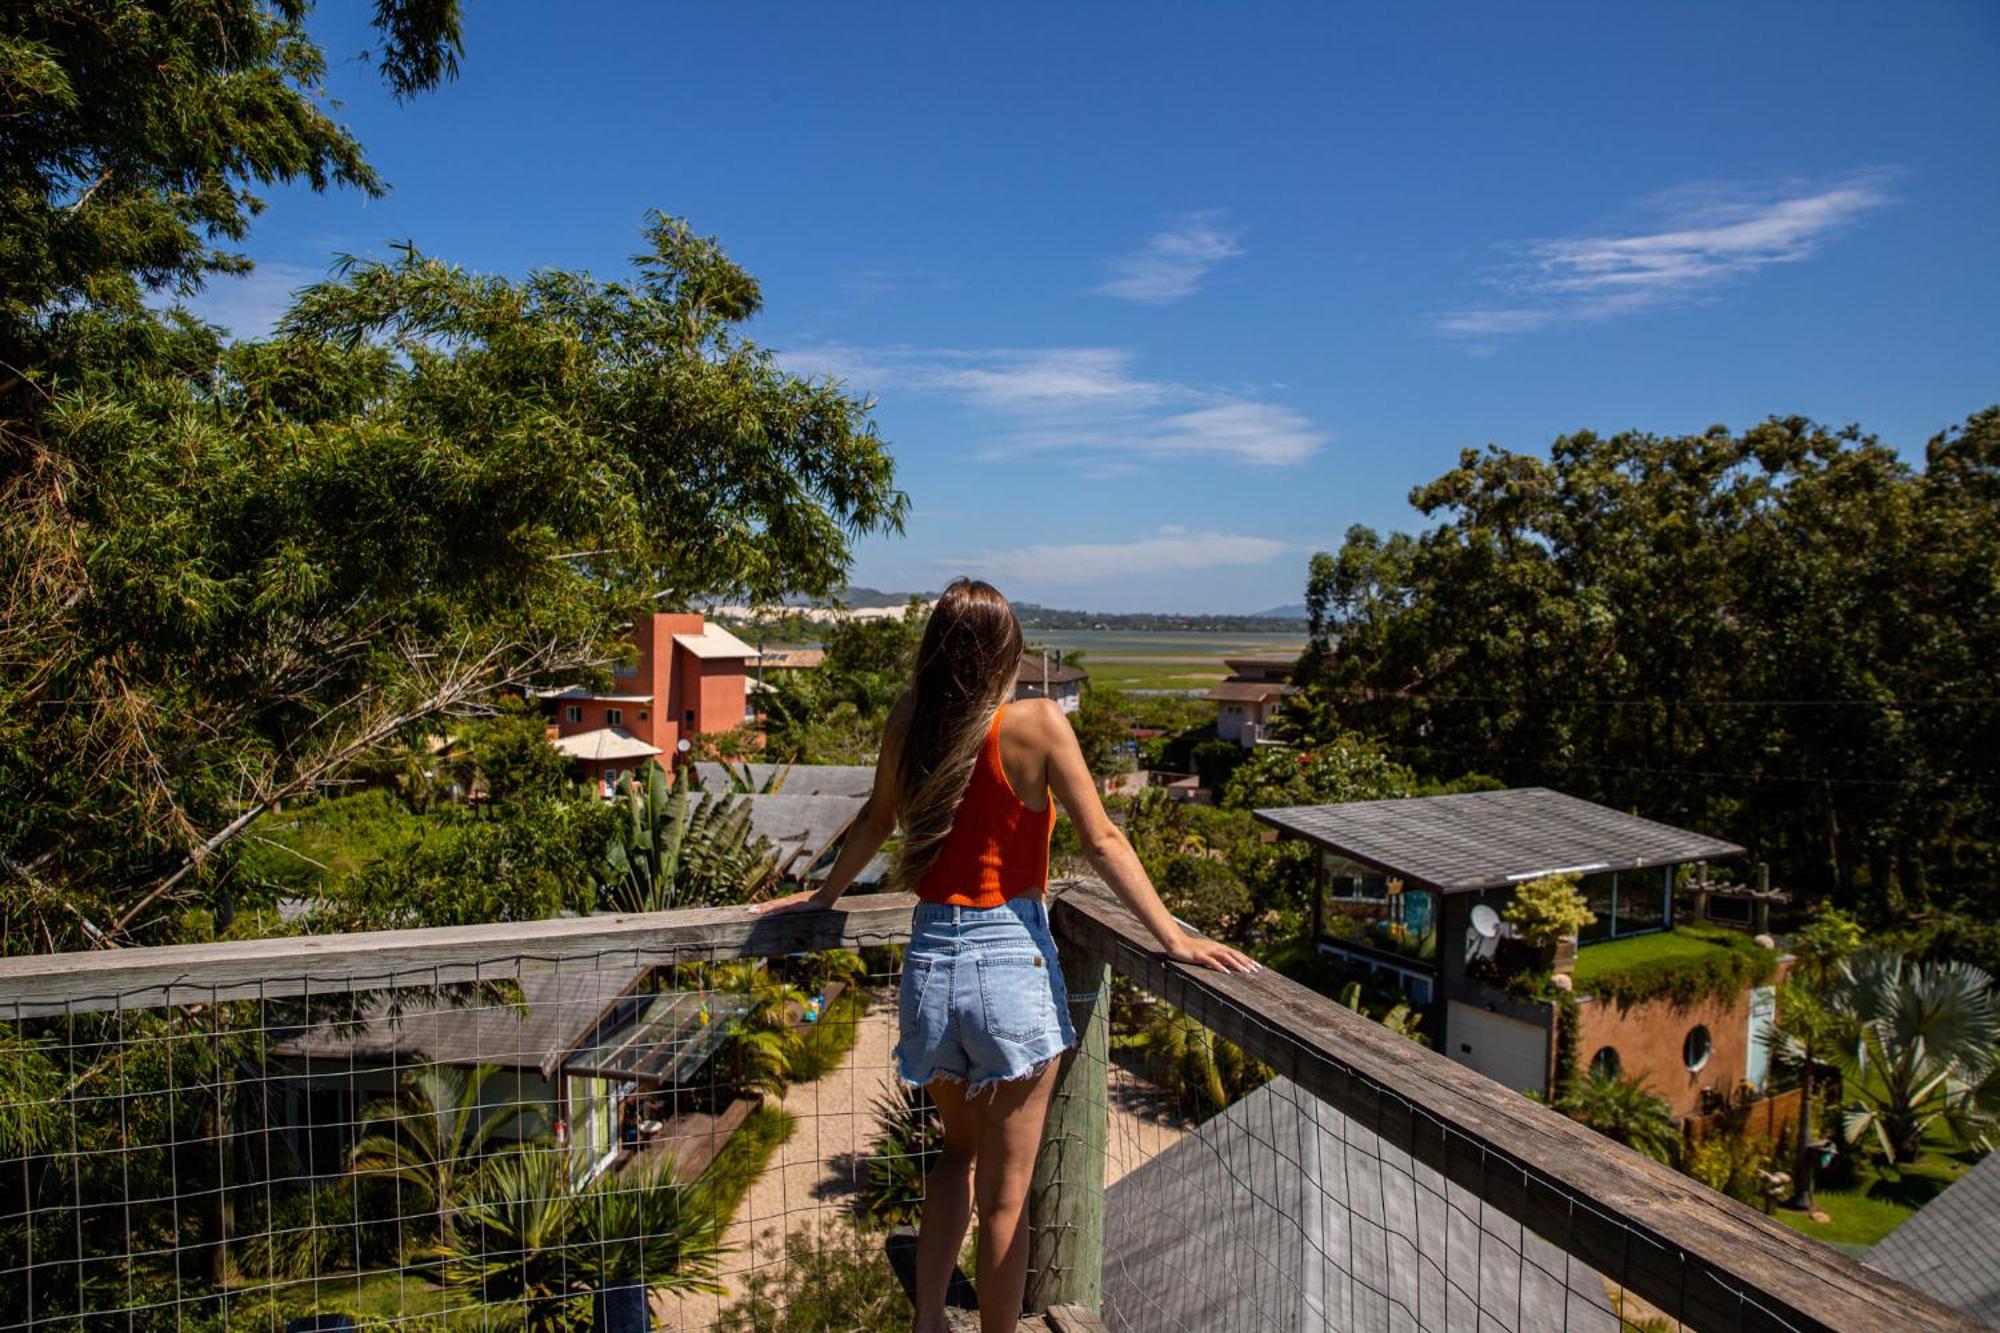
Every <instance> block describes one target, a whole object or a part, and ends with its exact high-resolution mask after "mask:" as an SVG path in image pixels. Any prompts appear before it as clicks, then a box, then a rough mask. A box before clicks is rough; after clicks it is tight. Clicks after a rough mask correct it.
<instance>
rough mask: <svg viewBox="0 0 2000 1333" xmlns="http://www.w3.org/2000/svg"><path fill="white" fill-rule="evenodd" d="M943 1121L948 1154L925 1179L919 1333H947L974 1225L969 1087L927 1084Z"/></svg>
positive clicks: (974, 1134)
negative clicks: (956, 1272) (952, 1294)
mask: <svg viewBox="0 0 2000 1333" xmlns="http://www.w3.org/2000/svg"><path fill="white" fill-rule="evenodd" d="M924 1088H925V1091H927V1092H929V1093H930V1095H931V1100H932V1101H933V1102H935V1103H936V1104H937V1108H938V1115H939V1116H940V1117H941V1118H942V1119H943V1120H944V1150H943V1151H942V1152H941V1153H939V1154H938V1159H937V1161H936V1162H934V1163H933V1164H932V1165H931V1169H930V1174H929V1175H927V1176H925V1177H924V1211H923V1214H922V1217H921V1218H920V1220H919V1221H918V1224H917V1281H916V1321H915V1322H914V1323H913V1324H912V1325H911V1327H912V1328H913V1329H914V1330H915V1333H945V1330H946V1329H948V1328H949V1325H948V1324H947V1323H946V1322H945V1317H944V1298H945V1293H946V1292H947V1291H948V1290H949V1289H950V1287H951V1270H952V1269H954V1268H956V1267H957V1266H958V1251H959V1247H960V1246H962V1245H964V1244H965V1228H966V1227H967V1226H968V1225H969V1224H970V1223H971V1221H972V1163H973V1158H974V1155H975V1153H976V1152H977V1150H978V1146H979V1138H978V1123H977V1121H976V1119H975V1114H976V1113H975V1112H974V1111H973V1109H972V1108H971V1107H969V1106H967V1105H966V1104H965V1085H964V1084H963V1083H954V1082H952V1081H951V1080H950V1079H943V1078H935V1079H932V1080H931V1081H930V1082H929V1083H926V1084H925V1085H924Z"/></svg>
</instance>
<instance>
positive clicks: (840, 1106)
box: [653, 987, 1186, 1333]
mask: <svg viewBox="0 0 2000 1333" xmlns="http://www.w3.org/2000/svg"><path fill="white" fill-rule="evenodd" d="M895 1001H896V992H895V989H894V988H893V987H888V988H881V989H878V990H876V992H875V995H874V1000H873V1003H872V1004H871V1005H870V1007H869V1012H868V1014H867V1016H866V1017H864V1018H863V1019H862V1020H861V1023H860V1031H859V1033H858V1034H857V1037H856V1040H855V1043H854V1047H853V1049H851V1050H850V1051H849V1052H848V1053H847V1056H846V1058H845V1059H843V1060H842V1061H841V1063H840V1064H839V1065H838V1066H836V1067H835V1068H834V1069H833V1071H832V1072H831V1073H829V1074H827V1076H826V1077H824V1078H822V1079H818V1080H815V1081H814V1082H812V1083H804V1084H799V1085H796V1086H794V1087H792V1088H789V1089H787V1090H786V1092H785V1096H784V1100H783V1102H782V1103H780V1104H781V1105H782V1106H783V1107H784V1109H785V1110H786V1111H788V1112H790V1113H791V1114H792V1116H794V1117H795V1118H796V1120H797V1122H798V1123H797V1125H796V1127H795V1128H794V1129H793V1131H792V1137H791V1139H790V1141H788V1142H786V1143H785V1144H783V1145H781V1146H780V1147H779V1149H778V1151H777V1152H776V1153H773V1154H772V1157H771V1161H770V1164H769V1165H768V1166H766V1167H765V1169H764V1173H763V1175H761V1176H759V1177H758V1179H757V1181H756V1183H755V1184H753V1185H752V1186H751V1187H750V1191H749V1193H748V1194H746V1195H745V1196H744V1199H743V1204H742V1206H741V1207H740V1208H738V1209H737V1213H736V1220H735V1221H734V1222H733V1223H731V1224H730V1227H729V1229H728V1231H727V1232H726V1233H724V1244H725V1245H727V1246H728V1250H729V1252H728V1254H727V1255H726V1256H725V1257H724V1259H723V1261H722V1265H721V1272H720V1281H721V1282H722V1284H723V1285H724V1286H725V1287H726V1288H727V1289H728V1291H727V1294H726V1295H724V1296H721V1297H716V1296H698V1295H680V1294H674V1295H666V1296H657V1297H655V1299H654V1307H653V1308H654V1327H655V1328H657V1329H660V1330H662V1331H663V1333H699V1331H700V1330H705V1329H709V1328H712V1327H713V1326H714V1324H715V1321H716V1318H717V1316H718V1314H719V1313H720V1311H721V1310H722V1308H723V1307H724V1306H726V1305H728V1304H729V1303H730V1302H731V1301H733V1300H735V1299H737V1298H738V1297H739V1296H741V1295H742V1292H743V1282H744V1279H745V1278H747V1277H748V1276H749V1275H750V1274H752V1273H754V1272H756V1271H757V1270H759V1269H765V1268H770V1267H772V1266H774V1265H781V1264H783V1263H784V1258H785V1237H786V1236H787V1235H788V1234H789V1233H790V1232H792V1231H794V1230H798V1229H812V1228H814V1227H816V1226H817V1225H818V1224H819V1222H820V1221H821V1220H822V1219H832V1218H835V1217H841V1216H847V1215H850V1214H851V1213H852V1211H853V1207H854V1200H855V1199H856V1197H857V1196H858V1195H859V1193H860V1186H861V1180H862V1173H863V1172H864V1171H865V1170H866V1154H867V1152H868V1148H869V1144H870V1142H871V1140H873V1139H874V1137H875V1116H874V1113H873V1110H872V1109H871V1108H872V1106H873V1104H874V1102H875V1100H876V1099H877V1098H878V1097H881V1096H884V1095H886V1094H887V1093H889V1092H890V1091H891V1090H892V1088H893V1086H894V1083H895V1065H894V1062H893V1060H892V1059H891V1058H890V1052H891V1049H892V1047H893V1046H894V1045H895V1040H896V1007H895ZM1110 1103H1111V1105H1110V1126H1109V1128H1110V1144H1109V1149H1108V1152H1107V1154H1106V1161H1105V1183H1106V1184H1107V1185H1108V1184H1110V1183H1112V1182H1113V1181H1116V1180H1117V1179H1118V1178H1119V1177H1120V1176H1123V1175H1124V1174H1125V1173H1126V1172H1127V1171H1130V1170H1131V1169H1132V1168H1133V1167H1135V1166H1138V1165H1140V1164H1141V1163H1143V1162H1145V1161H1148V1160H1150V1159H1151V1158H1152V1157H1153V1156H1154V1155H1155V1154H1157V1153H1159V1152H1161V1151H1162V1150H1164V1149H1165V1148H1167V1147H1168V1146H1170V1145H1171V1144H1172V1143H1173V1142H1174V1141H1175V1140H1177V1139H1179V1138H1180V1137H1181V1135H1182V1134H1183V1133H1185V1132H1186V1130H1185V1128H1184V1127H1183V1126H1182V1124H1181V1123H1180V1122H1179V1120H1178V1119H1177V1118H1168V1117H1166V1116H1165V1115H1163V1113H1162V1109H1161V1102H1160V1100H1159V1098H1158V1096H1157V1094H1156V1093H1155V1092H1154V1090H1153V1089H1152V1087H1151V1085H1150V1084H1148V1083H1146V1082H1145V1081H1144V1080H1143V1079H1141V1078H1138V1077H1137V1076H1136V1075H1134V1074H1132V1073H1130V1072H1128V1071H1127V1070H1125V1069H1123V1068H1121V1067H1119V1066H1117V1065H1114V1066H1113V1067H1112V1069H1111V1077H1110Z"/></svg>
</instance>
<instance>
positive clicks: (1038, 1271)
mask: <svg viewBox="0 0 2000 1333" xmlns="http://www.w3.org/2000/svg"><path fill="white" fill-rule="evenodd" d="M1062 969H1063V980H1064V982H1065V983H1066V984H1067V986H1068V987H1069V995H1070V1018H1071V1021H1072V1022H1073V1023H1074V1024H1075V1027H1076V1038H1077V1040H1076V1045H1075V1046H1073V1047H1071V1048H1070V1049H1069V1050H1067V1051H1065V1052H1064V1053H1063V1056H1062V1063H1061V1065H1060V1067H1059V1068H1058V1070H1057V1073H1056V1084H1055V1087H1054V1089H1053V1090H1051V1092H1050V1094H1049V1111H1048V1118H1047V1120H1045V1121H1044V1122H1043V1126H1042V1144H1041V1149H1040V1151H1039V1152H1037V1153H1036V1155H1035V1173H1034V1177H1033V1179H1032V1181H1031V1182H1030V1183H1029V1186H1028V1283H1027V1293H1026V1304H1027V1307H1028V1309H1029V1310H1030V1311H1035V1312H1040V1311H1051V1312H1052V1307H1056V1306H1065V1307H1072V1308H1074V1307H1082V1308H1084V1309H1089V1310H1095V1309H1098V1308H1100V1307H1101V1306H1102V1305H1103V1303H1104V1156H1105V1152H1106V1149H1107V1146H1108V1144H1109V1141H1110V1123H1111V1110H1110V1092H1109V1089H1108V1088H1107V1087H1106V1085H1105V1075H1106V1073H1107V1072H1108V1071H1109V1070H1110V1067H1111V968H1110V966H1109V965H1108V964H1106V963H1105V962H1103V961H1102V960H1101V959H1098V958H1094V957H1092V956H1090V955H1088V954H1086V953H1084V952H1083V951H1081V950H1064V957H1063V964H1062Z"/></svg>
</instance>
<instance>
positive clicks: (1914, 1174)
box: [1777, 1140, 1972, 1249]
mask: <svg viewBox="0 0 2000 1333" xmlns="http://www.w3.org/2000/svg"><path fill="white" fill-rule="evenodd" d="M1971 1169H1972V1162H1971V1161H1970V1160H1968V1159H1967V1158H1966V1157H1964V1156H1962V1155H1960V1154H1957V1153H1953V1152H1951V1151H1949V1150H1948V1149H1947V1147H1946V1145H1945V1144H1944V1143H1942V1142H1937V1143H1932V1142H1930V1141H1928V1140H1927V1141H1926V1143H1925V1148H1924V1154H1923V1156H1922V1157H1920V1158H1918V1159H1917V1160H1916V1161H1915V1162H1912V1163H1911V1164H1910V1165H1908V1166H1905V1167H1900V1168H1895V1167H1889V1166H1886V1165H1884V1166H1877V1165H1875V1164H1872V1163H1864V1164H1863V1165H1862V1166H1861V1168H1860V1170H1859V1171H1858V1172H1857V1173H1856V1174H1857V1179H1856V1181H1855V1183H1854V1184H1853V1185H1852V1186H1850V1187H1848V1188H1846V1189H1837V1190H1831V1189H1818V1190H1814V1191H1813V1198H1814V1201H1815V1202H1816V1203H1817V1204H1818V1205H1819V1208H1820V1211H1821V1212H1823V1213H1825V1214H1826V1215H1827V1217H1828V1219H1829V1220H1828V1221H1826V1222H1824V1223H1820V1222H1815V1221H1813V1220H1812V1219H1811V1218H1810V1217H1808V1216H1806V1215H1805V1214H1804V1213H1801V1212H1797V1211H1794V1210H1793V1209H1790V1208H1780V1209H1778V1210H1777V1216H1778V1220H1779V1221H1781V1222H1783V1223H1784V1224H1785V1225H1786V1226H1788V1227H1791V1228H1792V1229H1793V1230H1795V1231H1799V1232H1803V1233H1804V1234H1806V1235H1808V1236H1811V1237H1812V1238H1813V1239H1814V1240H1822V1241H1825V1242H1826V1243H1827V1244H1829V1245H1839V1246H1843V1247H1847V1248H1850V1249H1853V1248H1862V1249H1865V1248H1866V1247H1868V1246H1870V1245H1873V1244H1875V1243H1876V1242H1877V1241H1879V1240H1881V1239H1882V1238H1883V1237H1884V1236H1886V1235H1888V1234H1889V1233H1890V1232H1891V1231H1894V1230H1895V1229H1896V1228H1897V1227H1899V1226H1901V1225H1902V1224H1903V1223H1904V1222H1906V1221H1908V1220H1909V1218H1910V1216H1911V1214H1913V1213H1915V1212H1916V1211H1917V1209H1919V1208H1921V1207H1923V1206H1924V1205H1925V1204H1927V1203H1929V1202H1930V1201H1931V1200H1932V1199H1934V1198H1936V1197H1937V1196H1938V1195H1939V1194H1941V1193H1943V1192H1944V1189H1945V1187H1946V1186H1947V1185H1950V1184H1951V1183H1952V1182H1953V1181H1954V1180H1957V1179H1958V1178H1959V1177H1960V1176H1962V1175H1964V1174H1965V1173H1966V1172H1967V1171H1970V1170H1971Z"/></svg>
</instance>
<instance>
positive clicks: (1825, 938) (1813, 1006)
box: [1753, 905, 1861, 1212]
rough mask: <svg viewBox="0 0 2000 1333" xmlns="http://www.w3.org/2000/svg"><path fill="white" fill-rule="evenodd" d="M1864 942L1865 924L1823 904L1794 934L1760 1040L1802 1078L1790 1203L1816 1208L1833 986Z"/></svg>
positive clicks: (1833, 1034) (1833, 1030) (1782, 1066)
mask: <svg viewBox="0 0 2000 1333" xmlns="http://www.w3.org/2000/svg"><path fill="white" fill-rule="evenodd" d="M1860 946H1861V927H1860V926H1859V925H1858V924H1856V922H1855V921H1854V919H1853V918H1852V917H1850V916H1848V915H1847V914H1846V913H1844V912H1842V911H1840V910H1839V909H1838V908H1832V907H1826V906H1824V905H1822V906H1821V907H1820V909H1819V910H1818V911H1816V912H1814V914H1813V917H1812V920H1811V921H1809V922H1808V923H1807V924H1806V926H1805V927H1804V928H1803V929H1801V930H1800V931H1799V932H1798V933H1797V934H1795V935H1794V936H1793V937H1792V940H1791V952H1792V956H1793V960H1794V961H1793V964H1792V970H1791V973H1790V974H1789V975H1788V976H1787V977H1786V978H1785V980H1784V983H1783V984H1782V985H1780V986H1779V987H1778V1018H1777V1021H1776V1022H1774V1023H1772V1024H1770V1025H1769V1026H1768V1027H1767V1028H1766V1030H1765V1031H1763V1032H1760V1033H1755V1034H1753V1036H1754V1037H1755V1039H1756V1040H1758V1041H1761V1042H1763V1043H1764V1045H1765V1047H1766V1048H1767V1049H1768V1050H1769V1051H1770V1053H1771V1057H1772V1064H1773V1065H1774V1066H1775V1067H1776V1068H1777V1069H1778V1070H1779V1071H1780V1072H1786V1073H1796V1075H1797V1077H1798V1080H1799V1120H1798V1124H1797V1126H1796V1127H1795V1129H1794V1134H1793V1142H1792V1197H1791V1200H1790V1202H1789V1204H1788V1205H1787V1206H1789V1207H1792V1208H1797V1209H1800V1210H1803V1211H1808V1212H1809V1211H1811V1210H1812V1208H1813V1162H1814V1157H1815V1154H1814V1152H1813V1148H1812V1143H1813V1120H1814V1106H1815V1093H1816V1092H1817V1087H1816V1085H1817V1083H1818V1075H1819V1066H1820V1065H1821V1064H1822V1063H1823V1062H1824V1061H1825V1060H1826V1058H1827V1052H1828V1049H1829V1047H1830V1046H1832V1045H1833V1044H1834V1043H1835V1042H1836V1041H1837V1040H1838V1036H1837V1033H1838V1020H1837V1015H1836V1012H1835V1010H1834V1007H1833V1006H1832V1004H1830V1003H1829V992H1830V991H1831V989H1832V987H1833V985H1834V983H1835V980H1836V970H1837V969H1838V967H1839V965H1840V963H1841V961H1842V960H1843V959H1845V958H1846V957H1847V956H1848V955H1849V954H1851V953H1853V952H1854V951H1855V950H1856V949H1858V948H1859V947H1860Z"/></svg>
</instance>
